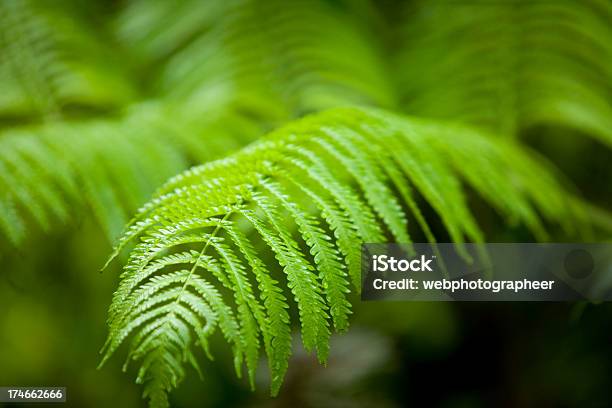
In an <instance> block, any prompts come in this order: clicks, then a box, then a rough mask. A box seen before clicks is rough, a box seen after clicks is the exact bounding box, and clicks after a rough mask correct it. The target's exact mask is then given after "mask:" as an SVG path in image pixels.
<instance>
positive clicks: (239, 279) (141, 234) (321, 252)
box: [103, 108, 585, 406]
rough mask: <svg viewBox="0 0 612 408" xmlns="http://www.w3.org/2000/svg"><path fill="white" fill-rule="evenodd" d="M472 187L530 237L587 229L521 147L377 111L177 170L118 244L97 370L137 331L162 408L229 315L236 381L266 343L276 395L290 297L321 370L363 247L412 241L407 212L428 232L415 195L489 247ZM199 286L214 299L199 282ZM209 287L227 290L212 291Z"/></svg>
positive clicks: (329, 120)
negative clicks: (119, 256) (470, 197)
mask: <svg viewBox="0 0 612 408" xmlns="http://www.w3.org/2000/svg"><path fill="white" fill-rule="evenodd" d="M338 163H341V164H343V165H344V166H338ZM493 164H495V165H493ZM534 177H536V178H537V179H538V181H537V182H536V183H535V184H534V185H533V187H532V185H531V184H530V183H531V182H532V181H533V179H534ZM464 185H468V186H470V187H471V188H473V189H474V190H475V191H477V192H478V193H479V194H480V195H481V196H482V198H483V199H484V200H486V201H487V202H488V203H489V204H490V205H491V206H492V207H493V208H494V209H495V210H497V211H498V212H499V213H500V214H501V215H502V216H503V217H505V218H506V219H508V220H509V222H512V221H516V222H521V223H523V224H525V225H527V226H528V227H530V228H532V229H533V231H534V233H536V234H539V233H541V232H542V229H543V226H544V225H549V224H553V225H565V226H567V227H568V228H569V227H572V226H575V225H576V224H578V225H579V224H581V223H584V222H585V214H584V212H583V210H582V207H581V206H580V205H579V204H578V202H579V200H577V199H576V198H575V197H573V196H572V195H571V194H569V193H568V192H567V191H566V190H565V189H564V188H563V187H562V186H561V185H560V184H559V182H557V181H556V178H555V177H554V176H553V174H552V172H551V170H550V169H549V168H548V167H547V165H545V164H543V163H542V162H541V161H540V160H539V159H538V158H537V157H535V156H534V155H533V154H532V153H530V152H528V151H526V150H524V149H523V148H521V147H520V146H519V145H517V144H515V143H514V142H512V141H508V140H505V139H499V138H493V137H490V136H488V135H486V134H484V133H482V132H480V131H476V130H472V129H470V128H467V127H463V126H459V125H451V124H440V123H436V122H430V121H426V120H417V119H413V118H410V119H409V118H403V117H400V116H396V115H393V114H389V113H386V112H384V111H378V110H365V109H356V108H351V109H336V110H331V111H327V112H324V113H321V114H317V115H313V116H310V117H307V118H305V119H302V120H299V121H296V122H293V123H291V124H289V125H287V126H285V127H283V128H281V129H279V130H278V131H275V132H273V133H272V134H270V135H269V136H267V137H265V138H263V139H261V140H259V141H257V142H255V143H253V144H252V145H250V146H248V147H246V148H245V149H243V150H241V151H239V152H237V153H235V154H234V155H232V156H229V157H227V158H225V159H222V160H218V161H215V162H211V163H208V164H204V165H202V166H198V167H195V168H192V169H190V170H188V171H186V172H184V173H182V174H180V175H178V176H175V177H173V178H172V179H170V180H169V181H168V182H167V183H166V184H165V185H164V186H163V187H162V188H160V189H159V190H158V193H157V195H156V197H155V198H153V199H152V200H151V201H150V202H149V203H148V204H146V205H145V206H143V207H142V208H141V210H140V211H139V212H138V215H137V216H136V218H135V219H134V220H133V222H132V223H131V226H130V227H129V228H128V230H127V232H126V235H125V237H124V239H123V240H121V241H120V243H119V248H122V247H123V246H124V245H125V244H126V242H129V241H134V240H139V242H138V243H137V245H136V246H135V248H134V250H133V251H132V252H131V256H130V258H129V260H128V263H127V264H126V266H125V268H124V272H123V274H122V277H121V283H120V286H119V289H118V290H117V292H116V293H115V297H114V299H113V302H112V304H111V307H110V312H109V338H108V341H107V344H106V346H105V348H104V359H103V362H104V361H106V359H108V358H109V357H110V356H111V355H112V354H113V353H114V352H115V351H116V350H117V349H118V347H119V346H120V345H121V344H122V343H123V342H125V341H126V339H127V338H128V337H129V336H132V340H131V344H132V345H131V347H130V350H131V351H130V352H129V358H130V359H134V360H140V361H141V364H142V368H141V370H140V374H139V377H138V378H139V379H142V380H143V381H144V382H145V390H146V391H145V396H146V397H148V398H149V399H150V400H151V404H152V405H154V406H164V404H167V400H166V397H165V395H166V393H167V392H168V391H169V390H170V389H171V388H172V387H174V386H176V383H178V381H180V379H182V378H183V377H184V375H185V372H184V368H183V366H184V364H185V363H190V362H191V359H192V356H193V354H192V353H193V352H194V347H193V346H194V345H195V344H196V342H199V343H200V344H207V343H208V340H207V339H208V338H209V336H211V335H212V333H213V332H214V328H215V327H216V326H217V325H221V324H222V323H221V313H223V314H224V316H225V320H226V322H225V323H224V325H225V328H223V326H221V327H222V331H223V332H224V333H225V337H226V339H227V340H228V341H229V342H230V344H232V347H233V350H234V354H235V363H236V364H237V371H238V373H240V372H241V371H242V365H243V364H244V363H246V367H247V372H248V374H249V378H250V382H251V384H252V381H253V380H252V379H253V374H254V370H255V362H256V359H257V355H258V349H259V346H260V341H262V342H263V346H264V350H265V352H266V354H267V356H268V361H269V368H270V371H271V378H272V384H271V389H272V393H273V394H276V393H277V392H278V389H279V387H280V385H281V383H282V378H283V376H284V373H285V371H286V369H287V360H288V358H289V355H290V353H291V337H290V316H289V313H288V307H289V302H288V300H287V298H286V296H285V294H284V292H283V288H285V287H286V288H287V289H288V290H289V292H290V293H291V298H292V299H291V300H292V302H293V303H294V304H295V306H296V309H297V312H298V318H299V322H300V326H301V335H302V341H303V343H304V346H305V348H306V349H307V350H316V352H317V354H318V357H319V360H320V361H321V362H322V363H324V362H325V360H326V358H327V355H328V352H329V342H328V340H329V336H330V334H331V325H332V324H333V325H334V327H335V328H336V329H337V330H339V331H342V330H345V329H346V328H347V326H348V317H349V315H350V303H349V302H348V298H347V295H348V294H349V292H351V291H358V290H359V284H360V278H359V256H360V253H359V248H360V244H361V243H363V242H381V241H384V240H385V237H393V238H394V239H402V240H405V242H406V243H409V242H410V238H409V235H408V230H409V229H410V228H413V229H414V228H417V226H411V225H408V220H409V219H410V218H409V215H411V216H413V217H414V218H415V219H416V220H417V223H418V226H420V228H422V229H423V232H424V233H425V234H426V235H427V236H428V237H431V238H434V239H435V237H434V236H433V233H432V232H431V229H430V227H429V225H428V223H427V222H426V220H425V218H424V217H423V215H422V213H421V210H420V209H419V206H418V202H419V197H418V196H417V195H416V194H417V193H418V194H419V195H420V197H422V198H423V199H425V200H426V201H427V203H428V204H429V205H430V206H431V207H432V208H433V209H434V210H435V211H436V212H437V213H438V215H439V216H440V218H441V219H442V221H443V223H444V225H445V226H446V228H447V230H448V233H449V235H450V236H451V238H452V239H453V241H455V242H456V243H457V245H458V250H461V243H462V242H463V241H464V240H466V239H469V240H476V241H478V240H481V239H482V233H481V232H480V230H479V227H478V226H477V222H476V219H475V217H474V215H473V214H472V212H471V211H470V209H469V207H468V205H467V203H466V200H465V198H464V193H463V190H464V187H463V186H464ZM396 190H397V192H396ZM501 194H503V199H501V198H500V195H501ZM545 197H546V199H545ZM383 201H385V202H383ZM255 248H257V249H255ZM118 250H119V249H118ZM264 257H265V259H270V258H275V259H276V265H274V262H269V261H268V262H266V263H264V261H263V258H264ZM344 264H346V265H348V273H347V270H345V268H344V267H343V265H344ZM269 265H271V266H269ZM351 281H352V283H353V284H354V285H353V288H352V289H351V288H350V282H351ZM204 282H205V283H206V285H207V288H208V292H207V291H203V290H199V289H198V288H199V285H204ZM214 287H219V288H220V290H219V291H218V292H215V295H214V296H211V294H210V292H211V291H213V288H214ZM229 299H233V305H230V303H229ZM232 310H234V311H232ZM211 311H212V312H211ZM211 315H212V316H213V317H211ZM216 316H219V318H218V319H215V317H216ZM230 316H231V317H230ZM234 316H235V317H234ZM204 348H205V353H206V354H208V348H207V347H204Z"/></svg>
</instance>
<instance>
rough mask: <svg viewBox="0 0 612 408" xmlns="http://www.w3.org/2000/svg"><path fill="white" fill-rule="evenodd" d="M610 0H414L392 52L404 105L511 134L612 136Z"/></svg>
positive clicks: (606, 138) (604, 138)
mask: <svg viewBox="0 0 612 408" xmlns="http://www.w3.org/2000/svg"><path fill="white" fill-rule="evenodd" d="M611 18H612V4H611V3H610V2H609V1H605V0H603V1H602V0H585V1H581V2H578V3H576V2H573V1H563V0H561V1H541V0H536V1H520V0H517V1H488V2H486V3H474V2H469V1H468V2H461V1H459V2H457V1H447V0H440V1H433V2H431V1H423V2H417V3H416V5H414V4H413V5H411V6H409V7H408V8H407V10H406V14H405V18H404V22H403V26H402V29H401V34H400V37H401V38H402V40H401V41H402V44H403V46H402V47H400V49H399V52H398V53H397V59H396V60H395V62H396V63H395V66H396V67H397V70H396V72H397V77H398V78H399V80H398V85H399V89H400V92H401V93H402V95H401V104H402V106H403V107H404V109H405V111H407V112H409V113H411V114H416V115H424V116H434V117H440V118H451V119H454V120H462V121H465V122H468V123H473V124H477V125H479V126H482V127H485V128H487V129H490V130H493V131H495V132H496V133H504V134H509V135H513V134H516V133H517V131H518V130H520V129H523V128H525V127H527V126H530V125H534V124H543V123H545V124H561V125H564V126H567V127H569V128H575V129H578V130H581V131H583V132H585V133H586V134H589V135H591V136H594V137H596V138H599V139H600V140H601V141H603V142H604V143H607V144H608V145H609V144H611V143H612V130H611V129H612V121H611V118H612V102H611V99H610V83H611V81H612V70H611V69H610V63H609V61H610V60H611V58H612V47H611V45H610V44H612V30H610V19H611Z"/></svg>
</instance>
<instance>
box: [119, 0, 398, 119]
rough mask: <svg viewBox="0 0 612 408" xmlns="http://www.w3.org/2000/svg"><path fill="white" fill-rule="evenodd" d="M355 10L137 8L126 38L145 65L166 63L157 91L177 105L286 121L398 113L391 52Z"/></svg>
mask: <svg viewBox="0 0 612 408" xmlns="http://www.w3.org/2000/svg"><path fill="white" fill-rule="evenodd" d="M351 11H352V10H351V6H350V4H349V3H347V4H340V3H339V4H334V5H332V4H330V3H329V2H326V1H320V0H316V1H310V0H308V1H303V0H300V1H292V2H291V3H288V2H285V1H280V0H271V1H270V0H269V1H259V0H230V1H224V2H214V3H211V4H207V5H206V6H202V4H201V2H199V1H196V0H191V1H186V2H183V3H181V5H180V6H178V7H177V5H176V4H173V3H168V2H165V3H164V2H158V3H156V5H155V6H153V7H151V4H150V2H148V1H135V2H134V3H132V4H131V5H130V6H129V7H128V8H127V9H126V10H125V11H124V13H122V14H121V15H120V17H119V19H118V21H117V32H118V36H119V37H120V38H121V40H122V42H123V43H124V44H125V45H126V47H127V48H130V49H132V48H133V49H138V50H140V51H141V52H142V53H143V54H144V55H142V59H143V61H144V62H143V64H144V65H145V66H147V65H152V64H155V63H159V62H160V61H162V62H163V65H162V68H161V70H160V71H159V77H158V78H159V81H158V84H159V85H158V87H157V88H156V93H157V94H161V95H164V96H167V97H174V98H180V99H181V100H185V99H190V100H191V101H192V103H202V101H208V100H211V99H214V100H217V101H226V102H231V103H234V104H236V105H237V106H239V107H240V109H245V110H250V111H254V112H259V113H263V112H267V114H266V116H273V117H274V116H277V117H281V118H283V117H286V116H293V115H294V114H295V113H298V114H301V113H304V112H310V111H316V110H320V109H324V108H329V107H333V106H337V105H339V104H343V105H346V104H350V103H361V104H372V105H376V106H383V107H390V106H391V105H393V104H394V96H393V88H392V86H391V84H390V83H389V81H388V75H386V71H385V66H384V63H383V59H382V55H381V54H380V52H379V51H380V50H381V49H382V47H381V46H380V44H377V42H376V41H377V40H376V37H375V36H373V35H372V33H371V32H369V30H368V26H367V24H365V23H364V21H360V20H359V18H358V17H357V16H355V15H354V13H352V12H351ZM136 16H138V17H136ZM355 61H359V64H354V62H355Z"/></svg>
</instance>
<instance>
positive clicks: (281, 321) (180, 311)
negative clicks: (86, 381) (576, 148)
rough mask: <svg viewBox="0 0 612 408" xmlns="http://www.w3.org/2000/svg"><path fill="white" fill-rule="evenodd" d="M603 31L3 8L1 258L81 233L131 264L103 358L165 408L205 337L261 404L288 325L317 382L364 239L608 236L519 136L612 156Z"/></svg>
mask: <svg viewBox="0 0 612 408" xmlns="http://www.w3.org/2000/svg"><path fill="white" fill-rule="evenodd" d="M611 22H612V3H610V2H608V1H605V0H587V1H583V2H570V1H562V0H560V1H547V0H541V1H521V0H510V1H484V2H476V3H475V2H460V1H450V0H449V1H433V2H431V1H418V0H417V1H410V2H393V1H385V2H380V3H379V2H369V1H367V0H355V1H349V0H336V1H331V0H303V1H302V0H298V1H292V2H284V1H280V0H266V1H264V0H261V1H256V0H231V1H223V2H218V1H207V2H202V1H195V0H184V1H179V2H173V1H162V0H132V1H125V2H123V1H122V2H113V3H110V4H108V3H107V2H103V1H99V2H96V1H94V2H89V3H88V4H84V3H82V2H79V1H76V0H74V1H71V0H64V1H60V0H44V1H34V0H1V1H0V237H2V244H0V251H1V252H2V253H3V256H5V257H11V256H13V255H14V253H15V248H17V250H19V248H24V247H26V246H27V242H28V240H29V239H32V237H34V236H37V235H41V234H45V235H46V236H54V234H58V232H59V231H64V232H65V231H74V232H73V233H74V234H78V232H77V229H76V228H74V226H76V225H78V224H79V222H81V220H82V219H86V218H88V217H92V218H93V219H95V220H96V222H97V223H98V224H99V226H100V229H101V233H104V234H105V236H106V237H107V238H108V241H109V242H114V241H115V240H117V239H118V238H119V237H120V236H122V238H120V239H119V244H118V245H117V248H116V250H115V252H114V255H113V257H114V256H117V255H118V254H119V253H120V252H121V250H122V249H123V248H125V247H129V246H130V245H132V246H133V249H132V251H131V253H130V256H129V259H128V260H127V263H126V266H125V268H124V272H123V274H122V277H121V283H120V285H119V289H118V290H117V292H116V294H115V297H114V299H113V303H112V305H111V308H110V314H109V329H110V335H109V339H108V341H107V344H106V346H105V352H106V354H105V357H104V360H106V358H108V357H109V356H110V355H111V354H112V353H113V352H115V351H116V349H117V348H118V347H119V346H120V345H121V344H122V343H123V342H124V341H125V340H126V339H127V338H128V337H130V336H131V337H132V341H131V349H130V351H129V352H128V353H129V354H128V360H132V359H133V360H140V361H141V364H142V365H141V367H140V369H139V372H138V375H137V377H138V381H139V382H143V383H145V396H146V397H147V398H149V399H150V401H151V403H152V405H153V406H166V405H167V404H168V401H167V393H168V392H169V391H170V390H172V389H173V388H175V387H176V386H177V385H178V383H179V382H180V381H181V380H182V379H183V377H184V376H185V371H184V365H185V364H187V363H189V364H190V365H193V366H194V367H196V368H197V369H198V370H199V364H198V362H197V361H198V360H199V359H200V356H198V355H196V351H195V349H194V347H193V345H195V344H199V345H201V346H202V348H203V353H204V354H205V355H209V356H210V350H209V347H208V342H209V340H208V338H209V337H210V336H212V335H213V333H214V332H215V330H216V329H217V328H218V329H219V331H220V332H221V333H222V335H223V336H224V338H225V339H226V340H227V342H229V343H230V344H231V346H232V350H233V354H234V360H235V366H236V367H235V368H236V372H237V373H238V375H240V374H241V373H242V371H243V367H242V366H243V363H244V364H245V365H246V367H247V372H248V376H249V381H250V383H251V385H253V384H254V382H255V377H254V375H255V368H256V366H257V361H258V355H259V349H260V348H263V349H264V351H265V353H266V354H267V356H268V358H269V369H270V372H271V386H272V393H273V394H275V393H277V392H278V390H279V387H280V385H281V383H282V381H283V377H284V374H285V372H286V370H287V360H288V358H289V355H290V354H291V323H290V322H291V321H296V322H299V323H300V326H301V332H302V339H303V343H304V346H305V348H306V349H307V350H311V349H314V350H316V351H317V353H318V356H319V359H320V361H322V362H325V361H326V357H327V354H328V347H329V346H328V339H329V336H330V332H331V329H330V327H332V326H333V327H334V328H336V329H338V330H340V331H344V330H346V329H347V327H348V321H349V315H350V314H351V305H350V302H349V300H350V299H351V298H352V295H351V293H354V292H356V291H358V286H359V276H358V271H359V268H358V266H359V252H358V251H359V248H360V243H361V242H377V241H389V240H395V241H399V242H410V241H415V240H427V241H434V240H451V241H453V242H456V243H457V248H458V250H461V243H462V242H463V241H465V240H469V241H483V240H484V239H485V238H486V237H488V236H491V235H492V234H493V235H494V234H497V233H498V232H499V231H500V230H503V227H500V226H499V224H496V223H491V222H489V221H487V220H488V218H485V216H484V214H485V213H484V212H481V211H483V210H481V207H478V206H483V207H484V208H488V209H492V210H493V211H492V212H494V213H495V214H497V216H499V219H500V221H501V222H503V223H504V225H507V226H508V227H507V228H520V227H517V226H521V225H522V226H524V227H525V229H526V231H528V233H526V234H527V235H526V236H529V237H531V239H533V238H535V239H539V240H547V239H558V240H562V239H584V238H585V237H587V238H597V239H599V238H601V237H605V236H606V235H605V234H606V233H608V231H609V230H610V222H609V220H608V217H607V215H606V212H605V210H600V209H598V208H597V207H596V206H594V205H593V204H589V199H590V198H591V197H587V198H586V199H585V198H584V197H581V195H580V191H581V189H582V188H583V186H581V185H573V184H572V183H571V182H570V181H568V180H569V179H571V178H572V175H571V174H566V175H562V174H561V172H560V171H559V170H557V169H556V168H555V167H554V166H553V165H551V163H550V162H549V161H548V160H547V159H545V158H544V156H545V155H546V152H545V151H543V152H540V153H536V152H534V151H533V150H532V149H531V148H530V147H528V146H527V145H526V144H525V143H524V142H523V140H522V139H523V138H524V137H525V135H526V134H528V133H529V132H530V130H533V129H536V130H538V129H542V128H543V127H545V128H546V129H547V130H546V132H544V133H545V134H546V135H553V137H557V136H558V137H561V136H563V137H564V135H567V134H571V135H574V136H576V137H581V138H589V139H592V140H593V141H595V143H600V144H603V145H607V146H608V148H609V147H610V145H612V122H611V121H612V104H611V101H612V71H611V67H612V64H610V62H611V61H612V24H611ZM347 106H350V107H351V108H343V109H333V108H337V107H347ZM322 111H324V112H322ZM319 112H322V113H319ZM308 114H314V115H312V116H308V117H307V118H305V119H300V118H301V117H302V116H306V115H308ZM449 121H451V122H449ZM452 122H456V123H452ZM274 129H277V130H274ZM271 131H272V133H269V132H271ZM268 133H269V134H268ZM266 134H268V135H267V136H265V135H266ZM193 165H198V166H196V167H193V168H191V169H189V170H187V171H185V170H186V169H188V168H189V167H191V166H193ZM183 171H184V172H183ZM168 180H169V181H168ZM592 198H593V199H594V200H595V201H597V202H598V203H601V202H602V201H603V202H605V201H606V200H609V197H603V198H602V197H592ZM147 201H148V202H147ZM483 203H484V204H483ZM138 208H140V210H138V211H137V209H138ZM135 214H136V215H135ZM134 215H135V218H133V219H132V217H133V216H134ZM130 219H132V221H131V222H129V224H128V221H129V220H130ZM126 224H127V225H128V227H127V228H126V229H125V231H124V232H123V234H121V231H122V230H124V226H125V225H126ZM132 241H134V242H133V244H131V242H132ZM93 267H94V266H93V265H92V268H93ZM232 299H233V300H232ZM290 305H291V307H290ZM293 306H295V307H296V311H293V310H292V309H293ZM205 376H206V375H205V374H204V377H205Z"/></svg>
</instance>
